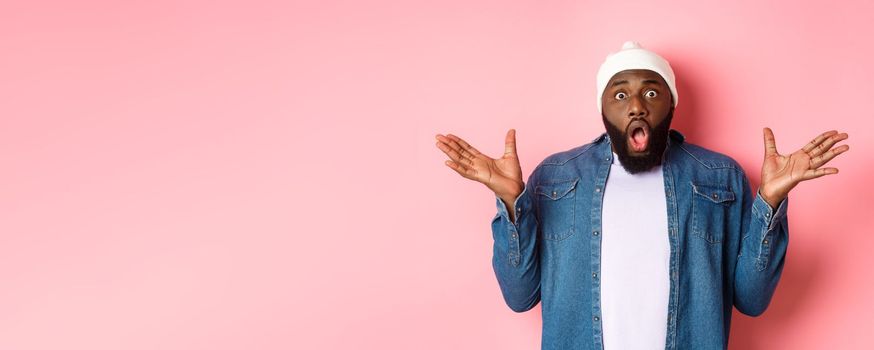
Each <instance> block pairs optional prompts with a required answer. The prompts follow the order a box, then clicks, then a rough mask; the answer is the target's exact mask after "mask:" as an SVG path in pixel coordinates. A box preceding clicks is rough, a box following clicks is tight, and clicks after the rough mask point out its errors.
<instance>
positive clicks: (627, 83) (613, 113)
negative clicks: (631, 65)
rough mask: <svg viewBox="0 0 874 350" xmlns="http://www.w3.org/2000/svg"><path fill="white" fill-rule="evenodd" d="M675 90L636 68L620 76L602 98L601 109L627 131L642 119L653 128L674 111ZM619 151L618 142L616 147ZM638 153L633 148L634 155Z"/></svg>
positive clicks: (660, 77)
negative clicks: (672, 109)
mask: <svg viewBox="0 0 874 350" xmlns="http://www.w3.org/2000/svg"><path fill="white" fill-rule="evenodd" d="M671 104H672V99H671V90H670V88H668V84H667V83H666V82H665V80H664V79H662V76H661V75H659V74H658V73H656V72H653V71H651V70H644V69H633V70H624V71H621V72H619V73H616V75H614V76H613V77H612V78H611V79H610V81H609V82H607V87H606V88H605V89H604V93H603V94H602V95H601V109H602V110H603V113H604V116H605V117H606V118H607V121H608V122H610V123H611V124H613V125H615V126H616V127H617V128H619V129H620V130H626V129H627V128H628V124H629V123H631V121H632V120H634V119H637V118H642V119H645V120H646V121H647V123H649V125H650V126H653V125H657V124H659V123H661V122H662V121H663V120H665V118H666V117H667V115H668V112H669V111H670V110H671V108H672V107H671ZM612 145H613V147H614V149H613V151H614V152H616V149H615V147H616V143H613V144H612ZM648 151H649V147H647V149H645V150H643V151H640V152H637V151H635V150H634V149H633V148H631V147H629V148H628V152H629V154H630V155H638V154H642V153H646V152H648Z"/></svg>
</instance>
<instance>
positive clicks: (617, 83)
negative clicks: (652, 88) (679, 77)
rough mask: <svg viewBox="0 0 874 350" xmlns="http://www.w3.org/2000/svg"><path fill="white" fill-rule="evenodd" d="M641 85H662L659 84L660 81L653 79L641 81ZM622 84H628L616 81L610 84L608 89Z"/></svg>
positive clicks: (623, 81) (624, 81)
mask: <svg viewBox="0 0 874 350" xmlns="http://www.w3.org/2000/svg"><path fill="white" fill-rule="evenodd" d="M643 83H644V84H654V85H662V83H661V82H660V81H658V80H653V79H646V80H644V81H643ZM622 84H628V80H617V81H614V82H613V84H610V87H614V86H618V85H622Z"/></svg>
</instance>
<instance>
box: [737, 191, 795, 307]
mask: <svg viewBox="0 0 874 350" xmlns="http://www.w3.org/2000/svg"><path fill="white" fill-rule="evenodd" d="M788 201H789V200H788V198H784V199H783V201H781V202H780V203H779V204H778V206H777V207H776V208H773V207H771V206H770V205H769V204H768V203H767V202H766V201H765V199H764V198H763V197H762V196H761V194H757V196H756V198H755V199H754V200H753V203H752V208H751V213H750V219H749V225H748V227H747V229H746V232H745V233H744V235H743V239H742V240H741V243H740V254H739V255H738V260H737V267H736V269H735V281H734V291H735V297H734V299H735V300H734V304H735V306H736V307H737V309H738V310H739V311H741V312H742V313H744V314H747V315H750V316H758V315H760V314H762V313H763V312H764V311H765V309H766V308H767V307H768V304H770V301H771V297H772V296H773V295H774V291H775V289H776V288H777V283H778V282H779V280H780V275H781V273H782V271H783V263H784V261H785V257H786V250H787V248H788V245H789V224H788V219H787V215H786V210H787V207H788V204H789V203H788Z"/></svg>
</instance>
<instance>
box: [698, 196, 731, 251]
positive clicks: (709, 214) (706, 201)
mask: <svg viewBox="0 0 874 350" xmlns="http://www.w3.org/2000/svg"><path fill="white" fill-rule="evenodd" d="M734 197H735V196H734V192H732V191H731V189H728V188H725V187H723V186H715V185H707V184H696V183H692V230H693V231H694V233H695V235H696V236H698V237H699V238H701V239H703V240H705V241H707V242H709V243H721V242H722V240H723V238H724V236H725V230H726V218H727V217H728V214H729V213H728V211H729V210H730V208H731V205H732V204H733V203H734V200H735V198H734Z"/></svg>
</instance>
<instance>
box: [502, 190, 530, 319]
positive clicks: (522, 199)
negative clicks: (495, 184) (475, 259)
mask: <svg viewBox="0 0 874 350" xmlns="http://www.w3.org/2000/svg"><path fill="white" fill-rule="evenodd" d="M530 192H531V189H530V188H527V186H526V189H524V190H523V191H522V193H521V194H520V195H519V196H518V197H517V198H515V199H514V201H513V202H511V205H510V206H507V205H506V202H505V201H504V200H503V199H501V198H500V197H497V196H496V205H497V207H498V213H497V214H496V215H495V217H494V218H493V219H492V223H491V226H492V236H493V238H494V249H493V256H492V267H493V268H494V271H495V276H496V277H497V280H498V284H499V286H500V288H501V293H502V294H503V297H504V301H505V302H506V303H507V306H509V307H510V309H512V310H513V311H516V312H523V311H527V310H530V309H531V308H533V307H534V306H535V305H537V303H538V302H539V301H540V265H539V257H538V254H537V218H536V217H535V214H534V208H533V206H532V204H533V203H532V198H531V196H530V195H529V193H530ZM510 213H513V214H514V215H513V216H511V214H510ZM513 218H515V220H514V219H513Z"/></svg>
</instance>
